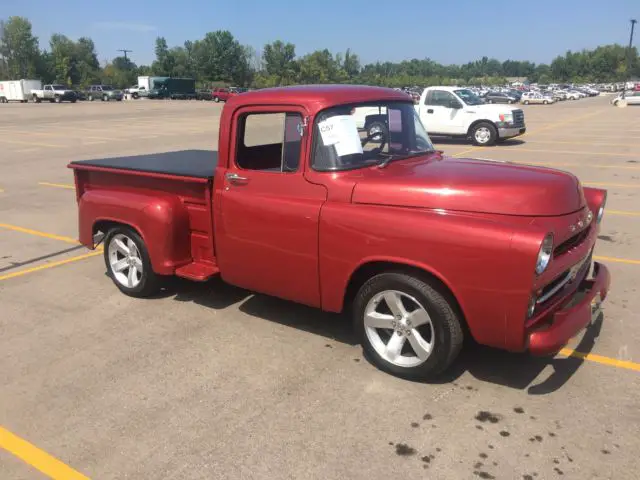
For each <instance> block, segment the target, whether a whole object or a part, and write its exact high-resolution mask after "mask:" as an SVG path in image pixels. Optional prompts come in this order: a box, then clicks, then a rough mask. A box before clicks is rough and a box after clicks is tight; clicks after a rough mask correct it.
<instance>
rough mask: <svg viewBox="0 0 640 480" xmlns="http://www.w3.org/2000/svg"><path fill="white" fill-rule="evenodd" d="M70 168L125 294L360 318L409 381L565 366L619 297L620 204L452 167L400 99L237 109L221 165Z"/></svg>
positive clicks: (561, 179)
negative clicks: (615, 267) (611, 227)
mask: <svg viewBox="0 0 640 480" xmlns="http://www.w3.org/2000/svg"><path fill="white" fill-rule="evenodd" d="M361 109H363V110H361ZM363 111H364V112H373V113H372V114H373V115H374V118H375V119H376V120H380V122H379V123H380V128H379V129H377V130H376V131H375V132H373V133H371V132H367V131H364V130H361V129H358V128H357V126H356V122H355V120H354V118H355V117H357V116H358V112H360V113H362V112H363ZM381 119H382V120H381ZM69 167H70V168H72V169H74V175H75V184H76V194H77V202H78V206H79V237H80V242H81V243H82V244H84V245H85V246H87V247H88V248H90V249H94V248H96V246H97V243H98V242H102V241H104V245H105V248H104V260H105V264H106V268H107V271H108V273H109V275H110V277H111V278H112V280H113V282H114V283H115V285H116V286H117V287H118V288H119V289H120V290H121V291H122V292H124V293H125V294H128V295H132V296H137V297H142V296H148V295H151V294H153V293H154V292H155V291H156V290H157V289H158V288H159V286H160V284H161V280H162V279H163V277H165V276H170V275H177V276H180V277H185V278H188V279H191V280H195V281H205V280H207V279H209V278H211V277H212V276H214V275H220V276H221V277H222V279H223V280H224V281H226V282H228V283H230V284H233V285H237V286H239V287H243V288H246V289H248V290H251V291H256V292H261V293H265V294H269V295H274V296H277V297H280V298H283V299H288V300H291V301H294V302H299V303H302V304H306V305H310V306H313V307H317V308H321V309H323V310H325V311H328V312H346V311H348V312H350V313H351V315H352V317H353V322H354V326H355V330H356V332H357V334H358V338H359V340H360V341H361V342H362V346H363V349H364V350H365V352H366V353H367V357H368V358H370V359H371V360H372V361H373V362H374V363H375V364H376V365H377V366H378V367H379V368H381V369H382V370H384V371H386V372H389V373H392V374H394V375H398V376H401V377H405V378H413V379H416V378H421V379H426V378H431V377H433V376H434V375H435V374H438V373H439V372H442V371H443V370H445V369H446V368H447V367H448V366H449V365H450V364H451V362H452V361H453V360H454V359H455V357H456V355H457V354H458V352H459V351H460V349H461V346H462V343H463V339H464V338H465V337H471V338H473V339H474V340H476V341H477V342H479V343H480V344H485V345H489V346H493V347H497V348H501V349H506V350H509V351H529V352H531V353H532V354H553V353H555V352H557V351H558V350H559V349H560V348H561V347H562V346H564V345H565V344H566V342H568V341H569V339H571V338H572V337H573V336H574V335H576V334H577V333H579V332H580V331H581V330H582V329H583V328H584V327H585V326H587V325H588V324H589V323H590V322H591V321H592V319H593V318H594V314H596V313H598V311H599V307H600V303H601V302H602V300H604V298H605V297H606V295H607V292H608V289H609V283H610V276H609V273H608V270H607V268H606V267H605V266H604V265H602V264H600V263H595V262H593V261H592V253H593V249H594V245H595V243H596V238H597V234H598V231H599V230H600V222H601V221H602V217H603V213H604V207H605V201H606V193H607V192H606V190H601V189H595V188H583V187H582V186H581V184H580V182H579V181H578V179H577V178H576V177H575V176H573V175H572V174H570V173H566V172H562V171H558V170H553V169H548V168H541V167H534V166H525V165H516V164H511V163H500V162H494V161H488V160H474V159H469V158H451V157H447V156H445V155H444V154H443V152H441V151H438V150H436V149H435V148H434V147H433V144H432V143H431V141H430V139H429V136H428V135H427V133H426V132H425V129H424V127H423V126H422V124H421V122H420V119H419V117H418V116H417V114H416V111H415V108H414V106H413V102H412V101H411V99H410V98H409V97H408V96H407V95H406V94H405V93H403V92H398V91H395V90H392V89H387V88H378V87H359V86H297V87H286V88H276V89H264V90H258V91H255V92H249V93H246V94H243V95H239V96H236V97H233V98H231V99H230V100H229V101H228V102H227V103H226V104H225V106H224V108H223V110H222V116H221V120H220V133H219V143H218V151H217V152H214V151H197V150H196V151H182V152H169V153H161V154H153V155H143V156H135V157H125V158H109V159H101V160H86V161H77V162H71V163H70V164H69Z"/></svg>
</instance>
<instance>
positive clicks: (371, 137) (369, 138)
mask: <svg viewBox="0 0 640 480" xmlns="http://www.w3.org/2000/svg"><path fill="white" fill-rule="evenodd" d="M373 140H380V146H379V147H376V148H374V149H372V150H369V151H370V152H374V153H375V154H376V155H377V154H378V153H380V152H382V150H383V149H384V147H385V145H386V144H387V135H385V134H384V132H375V133H372V134H370V135H369V134H367V136H366V137H365V138H364V139H363V140H361V141H360V143H361V144H362V146H363V147H364V146H365V145H366V144H367V143H369V142H371V141H373Z"/></svg>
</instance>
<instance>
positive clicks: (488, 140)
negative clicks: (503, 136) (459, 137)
mask: <svg viewBox="0 0 640 480" xmlns="http://www.w3.org/2000/svg"><path fill="white" fill-rule="evenodd" d="M471 138H472V141H473V144H474V145H477V146H480V147H489V146H491V145H493V144H495V143H496V140H497V139H498V130H496V127H495V126H494V125H493V124H491V123H489V122H480V123H478V124H477V125H476V126H475V127H473V130H472V131H471Z"/></svg>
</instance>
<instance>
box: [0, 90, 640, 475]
mask: <svg viewBox="0 0 640 480" xmlns="http://www.w3.org/2000/svg"><path fill="white" fill-rule="evenodd" d="M609 99H610V97H608V96H604V97H598V98H591V99H584V100H580V101H577V102H562V103H560V104H557V105H549V106H543V105H539V106H538V105H531V106H523V107H522V108H523V109H524V110H525V115H526V122H527V129H528V131H527V134H526V135H525V136H523V137H521V138H519V139H517V140H513V141H510V142H507V143H505V144H503V145H499V146H496V147H491V148H476V147H472V146H471V145H468V144H465V143H462V142H453V141H443V142H440V143H438V144H437V145H438V147H440V148H441V149H443V150H445V152H446V153H448V154H451V155H456V156H471V157H481V158H492V159H496V160H510V161H515V162H522V163H533V164H537V165H546V166H550V167H554V168H560V169H564V170H569V171H571V172H573V173H575V174H577V175H578V176H579V178H580V179H581V181H582V182H583V183H584V184H585V185H594V186H599V187H603V188H607V189H608V191H609V197H608V203H607V211H606V213H605V216H604V220H603V231H602V233H601V236H600V241H599V243H598V246H597V249H596V255H597V256H598V257H599V259H600V261H603V262H604V263H606V264H607V265H608V266H609V268H610V270H611V273H612V291H611V293H610V296H609V297H608V299H607V301H606V302H605V311H604V316H603V317H602V318H601V319H600V321H599V322H596V323H595V324H594V326H592V327H591V328H589V329H588V330H587V331H586V332H585V333H584V335H582V336H580V337H578V338H576V339H574V341H573V343H572V344H571V345H570V348H567V349H565V350H563V352H562V354H561V355H558V356H557V357H555V358H545V359H534V358H529V357H527V356H523V355H510V354H504V353H501V352H495V351H492V350H488V349H484V348H480V347H474V348H470V349H468V350H466V351H465V352H464V354H463V355H462V357H461V359H460V360H459V361H458V362H457V363H456V365H455V367H454V369H453V370H452V372H451V373H450V374H449V375H447V376H446V377H444V378H442V380H441V381H440V382H438V383H435V384H422V383H411V382H407V381H403V380H399V379H396V378H394V377H391V376H389V375H386V374H384V373H382V372H380V371H378V370H376V369H375V368H374V367H373V366H371V365H370V364H369V363H367V362H366V361H365V360H364V359H362V355H361V351H360V347H359V346H358V345H355V344H354V342H353V339H352V337H351V334H350V329H349V323H348V322H346V321H344V319H343V318H341V317H339V316H334V315H327V314H323V313H320V312H317V311H315V310H311V309H308V308H306V307H301V306H298V305H294V304H291V303H288V302H284V301H280V300H276V299H272V298H267V297H264V296H260V295H252V294H250V293H248V292H245V291H242V290H239V289H236V288H233V287H230V286H226V285H224V284H222V283H221V282H219V281H216V280H214V281H211V282H209V283H206V284H190V283H187V282H176V284H175V288H174V289H172V291H171V292H170V293H169V294H167V295H166V296H163V297H162V298H156V299H152V300H136V299H132V298H129V297H126V296H124V295H122V294H121V293H119V292H118V290H117V289H116V288H115V287H114V286H113V284H112V283H111V281H110V280H109V279H108V278H107V277H106V275H105V269H104V264H103V261H102V256H101V253H100V252H88V251H87V250H85V249H84V248H82V247H79V246H78V245H77V243H76V242H75V239H76V237H77V209H76V204H75V195H74V190H73V185H72V183H73V176H72V172H71V171H70V170H69V169H67V168H66V164H67V163H68V162H69V161H70V160H80V159H88V158H101V157H107V156H119V155H134V154H142V153H151V152H162V151H169V150H180V149H215V148H216V147H217V131H218V121H219V115H220V110H221V108H222V107H221V105H216V104H213V103H201V102H179V101H178V102H151V101H149V102H145V101H137V102H121V103H120V102H119V103H111V102H110V103H97V104H96V103H91V104H89V103H84V102H82V103H78V104H75V105H71V104H61V105H57V104H26V105H22V104H9V105H2V107H1V108H0V305H1V312H2V313H1V314H0V352H2V354H1V355H0V362H1V363H0V386H1V392H2V394H1V395H0V478H1V479H12V480H14V479H15V480H17V479H38V478H46V477H45V476H44V474H43V473H41V472H43V471H44V472H48V473H49V475H51V476H54V478H65V479H67V478H68V479H73V478H84V476H86V477H89V478H93V479H116V478H118V479H120V478H133V479H143V478H144V479H147V478H148V479H212V478H215V479H227V478H228V479H239V478H256V479H265V478H278V479H280V478H304V479H315V478H318V479H323V480H325V479H360V478H363V479H377V478H434V479H456V480H457V479H476V478H484V479H493V478H496V479H520V478H522V479H529V480H533V479H553V478H558V479H574V478H575V479H581V480H584V479H596V478H598V479H615V480H623V479H630V480H631V479H633V480H635V479H636V478H637V477H638V474H637V471H638V468H639V467H640V460H639V459H638V452H640V437H639V436H638V425H640V363H638V362H640V322H639V320H640V314H638V312H640V295H639V294H638V293H639V289H640V286H639V283H640V282H639V280H640V108H633V107H629V108H625V109H619V108H614V107H612V106H611V105H609V103H608V102H609ZM27 442H28V443H27ZM49 455H50V456H49Z"/></svg>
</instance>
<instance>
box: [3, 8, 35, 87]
mask: <svg viewBox="0 0 640 480" xmlns="http://www.w3.org/2000/svg"><path fill="white" fill-rule="evenodd" d="M0 56H1V57H2V64H3V71H4V75H5V76H6V78H9V79H15V80H17V79H20V78H33V77H34V76H35V74H36V70H37V66H38V62H39V57H40V49H39V48H38V38H37V37H35V36H34V35H33V33H32V29H31V22H30V21H29V20H28V19H26V18H25V17H9V19H8V20H7V21H6V22H4V21H0Z"/></svg>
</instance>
